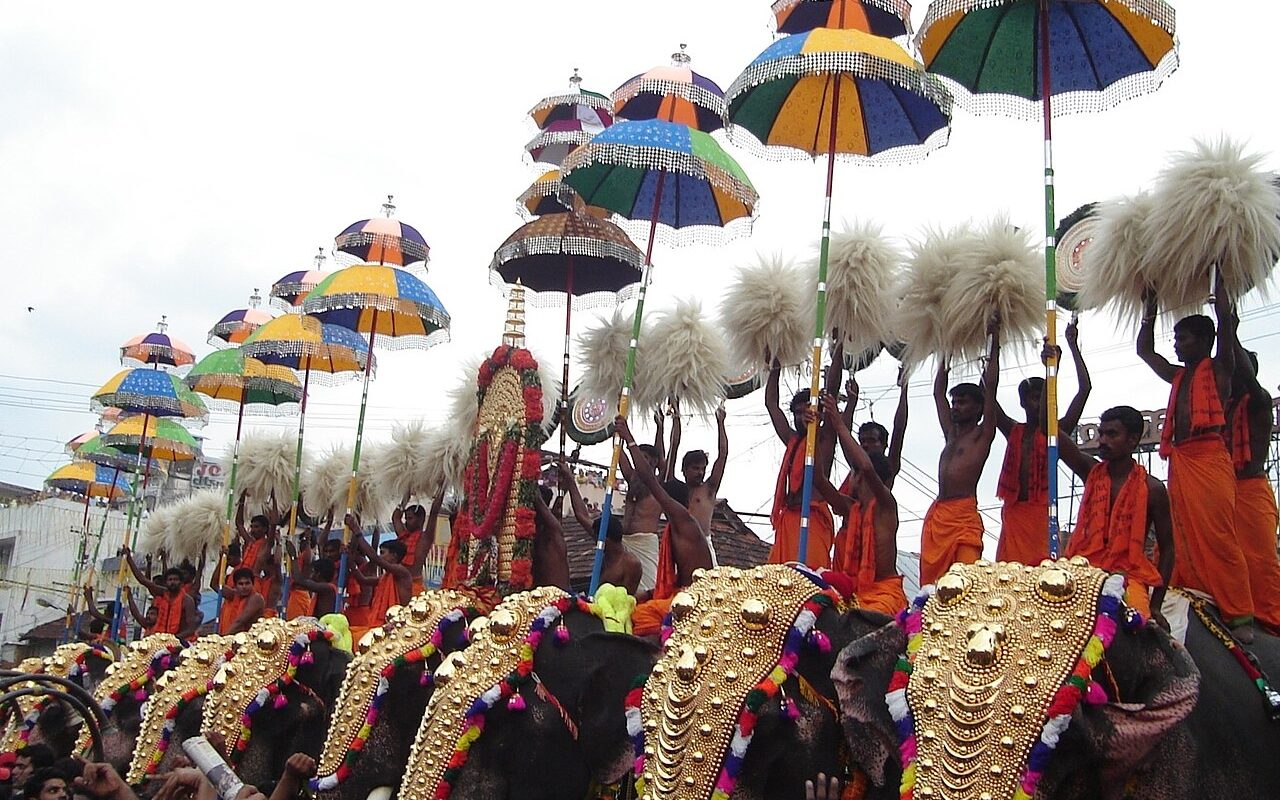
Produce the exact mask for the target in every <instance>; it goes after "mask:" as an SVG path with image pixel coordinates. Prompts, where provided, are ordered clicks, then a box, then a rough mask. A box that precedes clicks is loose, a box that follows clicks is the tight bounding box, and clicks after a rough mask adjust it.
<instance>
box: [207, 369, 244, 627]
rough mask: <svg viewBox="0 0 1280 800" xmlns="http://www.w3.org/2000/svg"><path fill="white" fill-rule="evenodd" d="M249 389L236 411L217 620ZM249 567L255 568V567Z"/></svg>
mask: <svg viewBox="0 0 1280 800" xmlns="http://www.w3.org/2000/svg"><path fill="white" fill-rule="evenodd" d="M247 391H248V388H247V387H246V386H242V387H241V388H240V409H239V411H237V412H236V441H235V444H233V445H232V446H231V477H230V478H228V479H227V483H228V486H227V517H226V519H225V520H224V521H223V523H222V551H221V552H220V553H219V554H218V571H217V572H216V573H214V574H215V575H217V576H218V577H220V578H223V580H221V581H219V582H218V595H217V598H216V601H215V602H216V604H217V605H216V606H215V608H214V612H213V617H214V619H215V620H216V619H217V618H218V617H220V616H222V585H223V584H225V583H226V579H225V576H226V573H227V548H229V547H230V546H231V513H232V509H233V508H235V503H236V471H237V470H238V468H239V467H240V430H241V427H242V426H243V425H244V396H245V393H246V392H247ZM241 566H244V565H243V564H242V565H241ZM249 568H250V569H253V567H249Z"/></svg>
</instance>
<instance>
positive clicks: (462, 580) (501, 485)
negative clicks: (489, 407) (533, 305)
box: [449, 345, 546, 596]
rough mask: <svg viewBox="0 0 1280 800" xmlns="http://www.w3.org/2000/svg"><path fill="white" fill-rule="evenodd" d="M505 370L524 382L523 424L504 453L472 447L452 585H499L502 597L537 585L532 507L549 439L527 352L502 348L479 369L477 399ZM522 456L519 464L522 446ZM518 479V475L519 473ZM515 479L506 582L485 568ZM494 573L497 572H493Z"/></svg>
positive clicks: (517, 423) (508, 435) (513, 428)
mask: <svg viewBox="0 0 1280 800" xmlns="http://www.w3.org/2000/svg"><path fill="white" fill-rule="evenodd" d="M504 367H510V368H511V369H514V370H515V371H516V372H517V374H518V375H519V378H520V391H521V397H520V399H521V402H522V404H523V420H522V421H521V420H513V421H512V423H511V425H510V427H509V428H508V430H507V431H506V432H505V434H504V436H503V441H502V447H501V451H500V452H499V453H497V454H494V453H491V452H490V448H489V441H488V440H487V437H479V438H478V440H477V442H476V444H475V446H474V447H473V448H472V453H471V458H470V459H469V460H468V463H467V468H466V471H465V473H464V476H463V486H464V487H465V492H464V494H465V498H466V500H465V507H464V513H462V514H459V515H458V519H457V521H458V530H457V531H456V533H455V535H456V536H458V538H459V541H460V542H461V543H462V544H461V546H460V547H459V548H458V554H457V562H456V563H455V564H452V565H451V566H450V570H451V574H452V576H453V577H452V579H451V580H450V582H449V585H454V586H461V585H484V586H495V587H496V588H497V590H498V592H499V594H501V595H503V596H505V595H507V594H511V593H512V592H519V591H524V590H526V589H530V588H532V587H533V540H534V538H535V537H536V536H537V515H536V514H535V513H534V511H533V509H534V506H535V504H536V496H537V492H538V477H539V475H540V473H541V469H542V459H541V447H542V443H543V442H544V441H545V440H546V432H545V431H544V430H543V426H542V421H543V414H542V383H541V378H540V377H539V375H538V362H537V361H536V360H534V358H533V355H532V354H531V353H530V352H529V351H528V350H525V349H523V348H519V347H511V346H509V345H501V346H499V347H498V348H497V349H495V350H494V351H493V355H491V356H490V357H489V358H488V359H487V360H485V361H484V362H483V363H482V364H481V365H480V371H479V374H478V375H477V378H476V387H477V393H476V396H477V397H476V399H477V403H478V404H483V402H484V399H485V394H486V393H487V392H488V390H489V387H490V385H491V384H492V383H493V378H494V376H495V375H496V374H497V373H498V371H499V370H501V369H502V368H504ZM521 447H523V448H524V453H523V456H522V457H521V458H520V459H519V463H518V464H517V463H516V460H517V455H518V453H519V450H520V448H521ZM495 455H496V457H497V458H498V459H499V464H498V468H497V470H496V473H495V474H496V479H497V480H496V485H490V484H489V482H488V476H489V460H490V458H493V457H495ZM517 469H518V470H519V475H516V470H517ZM512 481H518V483H517V485H516V508H515V510H514V524H515V530H514V533H515V541H514V542H513V546H512V554H511V564H510V577H509V578H508V579H506V580H502V579H500V578H499V577H498V575H497V574H490V573H488V571H487V570H486V569H485V567H487V566H488V564H487V562H489V561H490V559H496V558H497V557H498V556H497V548H498V544H497V541H496V539H497V534H498V532H499V531H498V528H499V525H500V524H501V520H502V518H503V516H504V512H506V511H507V510H508V509H507V505H508V503H507V498H509V497H510V492H511V486H512ZM495 572H496V570H495Z"/></svg>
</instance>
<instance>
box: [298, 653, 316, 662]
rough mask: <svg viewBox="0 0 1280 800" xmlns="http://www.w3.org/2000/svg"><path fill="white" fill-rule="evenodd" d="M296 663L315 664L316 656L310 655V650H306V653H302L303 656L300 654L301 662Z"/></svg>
mask: <svg viewBox="0 0 1280 800" xmlns="http://www.w3.org/2000/svg"><path fill="white" fill-rule="evenodd" d="M298 663H300V664H314V663H316V656H315V653H312V652H311V651H310V650H308V651H307V652H305V653H303V654H302V660H301V661H299V662H298Z"/></svg>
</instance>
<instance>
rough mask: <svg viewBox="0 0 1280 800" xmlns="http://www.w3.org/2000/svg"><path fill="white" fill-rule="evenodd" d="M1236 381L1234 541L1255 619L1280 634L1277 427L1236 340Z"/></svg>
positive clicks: (1230, 420) (1232, 412)
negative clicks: (1274, 482) (1271, 467)
mask: <svg viewBox="0 0 1280 800" xmlns="http://www.w3.org/2000/svg"><path fill="white" fill-rule="evenodd" d="M1236 344H1237V347H1236V378H1235V382H1234V384H1235V385H1234V387H1233V390H1232V397H1231V404H1230V405H1229V406H1228V407H1227V427H1228V430H1229V431H1230V445H1231V460H1232V466H1234V467H1235V470H1236V538H1237V539H1239V541H1240V549H1241V550H1243V551H1244V558H1245V562H1246V563H1247V564H1248V565H1249V589H1250V591H1251V592H1252V594H1253V608H1254V613H1255V614H1256V615H1257V618H1258V619H1259V620H1260V621H1261V622H1262V623H1263V624H1265V625H1267V626H1269V627H1271V628H1272V629H1276V628H1280V561H1277V559H1276V528H1277V525H1278V524H1280V519H1278V516H1280V515H1278V514H1277V512H1276V495H1275V492H1273V491H1272V489H1271V480H1270V478H1268V477H1267V471H1266V462H1267V451H1268V450H1269V447H1270V441H1271V429H1272V426H1274V425H1275V413H1276V412H1275V407H1274V406H1273V405H1272V403H1271V395H1270V394H1269V393H1268V392H1267V390H1266V389H1264V388H1262V384H1261V383H1260V382H1259V381H1258V356H1257V354H1256V353H1252V352H1249V351H1247V350H1245V349H1244V348H1243V347H1240V346H1239V339H1238V338H1237V340H1236Z"/></svg>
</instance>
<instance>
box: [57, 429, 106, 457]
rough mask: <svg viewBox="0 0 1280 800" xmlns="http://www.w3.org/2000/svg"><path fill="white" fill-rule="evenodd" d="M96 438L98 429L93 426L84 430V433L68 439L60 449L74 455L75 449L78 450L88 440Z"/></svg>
mask: <svg viewBox="0 0 1280 800" xmlns="http://www.w3.org/2000/svg"><path fill="white" fill-rule="evenodd" d="M96 438H98V429H97V428H94V429H93V430H91V431H85V432H84V433H82V434H80V435H79V436H77V437H75V438H74V439H68V440H67V443H66V444H65V445H63V446H62V449H63V450H65V451H66V453H67V455H69V456H74V455H75V454H76V451H77V450H79V449H80V448H81V447H82V446H84V445H85V444H86V443H88V442H89V441H90V440H93V439H96Z"/></svg>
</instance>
